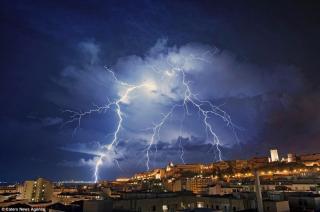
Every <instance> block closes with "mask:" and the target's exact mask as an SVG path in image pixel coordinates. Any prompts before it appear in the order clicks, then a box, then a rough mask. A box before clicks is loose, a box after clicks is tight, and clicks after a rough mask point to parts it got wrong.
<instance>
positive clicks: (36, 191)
mask: <svg viewBox="0 0 320 212" xmlns="http://www.w3.org/2000/svg"><path fill="white" fill-rule="evenodd" d="M52 194H53V185H52V183H51V182H50V181H48V180H45V179H43V178H38V179H37V180H35V181H31V180H28V181H25V182H24V189H23V198H24V199H27V200H28V202H30V203H40V202H49V201H51V200H52Z"/></svg>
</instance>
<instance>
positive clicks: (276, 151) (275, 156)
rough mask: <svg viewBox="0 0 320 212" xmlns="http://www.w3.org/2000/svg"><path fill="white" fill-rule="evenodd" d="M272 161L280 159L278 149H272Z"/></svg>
mask: <svg viewBox="0 0 320 212" xmlns="http://www.w3.org/2000/svg"><path fill="white" fill-rule="evenodd" d="M270 156H271V162H276V161H279V155H278V150H277V149H270Z"/></svg>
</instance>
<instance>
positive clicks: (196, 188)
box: [186, 177, 213, 194]
mask: <svg viewBox="0 0 320 212" xmlns="http://www.w3.org/2000/svg"><path fill="white" fill-rule="evenodd" d="M212 183H213V181H212V179H211V178H201V177H193V178H188V179H187V182H186V190H188V191H192V192H193V193H195V194H204V193H207V190H208V186H209V185H212Z"/></svg>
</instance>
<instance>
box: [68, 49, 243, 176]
mask: <svg viewBox="0 0 320 212" xmlns="http://www.w3.org/2000/svg"><path fill="white" fill-rule="evenodd" d="M208 53H210V52H205V53H204V54H205V55H206V54H208ZM184 59H185V60H200V61H205V62H208V61H207V60H206V59H205V58H204V57H203V56H194V55H190V56H189V58H184ZM167 64H168V66H169V67H170V69H169V70H166V71H165V72H164V71H163V70H161V69H158V68H157V67H153V66H152V70H153V71H155V72H156V73H157V74H162V75H164V74H167V75H168V76H173V75H174V74H178V76H180V78H181V81H180V83H181V85H182V87H183V89H184V92H183V100H182V103H177V104H173V106H172V107H170V109H169V110H168V112H167V113H164V114H162V118H161V119H160V120H159V121H158V122H157V123H154V124H153V127H151V128H150V129H151V130H152V135H151V138H150V141H149V143H148V145H147V148H146V167H147V170H149V169H150V152H151V148H152V146H154V145H155V147H156V151H157V141H159V140H160V132H161V129H162V128H163V126H164V125H165V124H166V122H167V121H168V119H169V118H170V117H171V116H172V115H173V113H174V112H175V110H176V109H177V108H183V111H184V118H185V116H186V115H190V110H189V107H193V108H194V109H196V111H197V112H198V115H199V117H201V120H202V123H203V125H204V128H205V132H206V136H207V140H209V141H211V145H212V146H213V147H215V148H216V150H217V152H218V159H219V161H222V160H223V157H222V152H221V148H220V147H221V142H220V140H219V137H218V136H217V134H216V133H215V132H214V127H213V125H212V124H211V123H210V119H211V118H212V116H217V117H219V118H221V119H222V120H223V121H225V122H226V123H227V125H228V126H230V127H231V128H232V130H233V132H234V134H235V135H236V133H235V127H236V126H235V125H234V124H233V122H232V120H231V117H230V115H228V114H227V113H226V112H225V111H224V110H222V109H221V108H220V106H216V105H214V104H213V103H211V102H210V101H208V100H201V99H199V98H198V95H197V94H196V93H194V92H192V89H191V86H190V84H191V81H188V80H187V74H186V72H185V71H184V68H183V66H177V65H174V64H172V63H170V61H169V60H167ZM105 68H106V70H107V71H108V72H109V73H110V74H111V76H112V77H113V79H114V81H115V82H116V83H118V84H119V85H121V86H122V87H123V88H125V91H124V93H123V94H121V95H119V97H118V98H117V99H116V100H114V101H110V100H109V99H108V101H107V103H106V104H105V105H102V106H97V105H94V107H93V108H92V109H89V110H88V111H85V112H82V111H81V110H80V111H74V110H65V111H64V112H66V113H69V114H70V116H69V121H67V122H65V124H70V123H73V122H76V123H77V126H76V127H75V129H74V133H75V132H76V131H77V130H78V129H79V128H80V125H81V121H82V119H83V118H84V117H85V116H88V115H90V114H92V113H102V112H106V111H108V110H110V109H113V110H114V111H115V113H116V116H117V120H118V121H117V124H116V128H115V130H114V132H113V133H112V135H113V138H112V141H111V142H110V143H109V144H107V145H104V146H103V147H102V153H100V154H98V157H97V159H96V163H95V168H94V179H95V182H97V181H98V179H99V169H100V167H101V165H102V164H103V162H104V160H105V159H106V158H107V157H108V154H111V153H113V154H117V152H116V146H117V144H118V142H119V133H120V131H121V128H122V124H123V115H124V113H123V111H122V108H121V106H122V104H125V103H126V102H127V101H128V99H129V97H130V94H131V93H132V92H134V91H135V90H137V89H143V88H152V87H153V85H152V84H150V83H148V82H143V83H141V84H138V85H133V84H129V83H127V82H124V81H121V80H119V79H118V78H117V76H116V75H115V73H114V72H113V71H112V70H111V69H109V68H108V67H105ZM183 120H184V119H183ZM182 125H183V121H182V122H181V127H180V137H179V139H180V141H179V147H180V149H181V155H180V158H181V160H182V161H183V163H184V162H185V161H184V158H183V156H184V150H183V145H182V138H181V131H182V130H181V129H182ZM236 138H237V139H238V137H237V136H236ZM114 161H115V162H116V164H117V165H118V166H119V163H118V161H117V159H114ZM119 168H120V166H119Z"/></svg>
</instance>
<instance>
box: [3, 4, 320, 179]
mask: <svg viewBox="0 0 320 212" xmlns="http://www.w3.org/2000/svg"><path fill="white" fill-rule="evenodd" d="M0 4H1V9H0V11H1V15H2V17H3V19H2V20H1V27H2V29H3V30H2V31H3V39H2V41H1V42H2V45H1V55H2V58H3V60H1V67H2V71H1V82H0V84H1V85H0V88H1V89H0V95H1V97H2V98H1V110H0V112H1V117H0V134H1V145H2V148H1V150H0V166H1V167H2V169H3V170H5V171H4V172H2V171H1V175H0V181H5V182H15V181H24V180H26V179H36V178H37V177H44V178H48V179H50V180H53V181H55V180H69V179H76V180H86V181H98V180H100V179H116V178H118V177H119V176H132V175H133V174H135V173H138V172H144V171H146V170H153V169H155V168H159V167H165V165H166V164H167V163H168V162H169V161H172V162H174V163H175V164H183V163H189V164H192V163H212V162H218V161H231V160H236V159H248V158H253V157H255V156H257V157H260V156H264V155H266V152H267V151H269V149H272V148H276V149H277V150H278V151H279V152H280V154H279V155H281V153H285V155H286V154H287V153H293V154H297V155H301V154H307V153H318V152H320V142H319V141H320V132H319V127H318V126H319V123H320V110H319V108H320V102H319V99H320V89H319V83H318V82H319V77H320V76H319V72H318V67H319V65H320V64H319V60H318V59H317V52H318V49H319V47H320V46H319V44H320V43H319V41H318V39H317V38H318V37H320V28H319V27H318V24H317V20H319V15H318V13H317V8H318V5H311V4H302V3H297V2H295V3H289V1H283V2H280V3H275V2H268V3H267V2H264V3H261V2H255V1H248V2H245V3H240V2H224V3H222V2H211V1H199V2H198V1H190V2H183V3H182V2H181V1H174V2H172V1H152V2H150V1H139V2H137V3H136V4H133V3H132V2H118V1H108V2H77V3H74V4H73V3H71V2H68V3H67V2H46V1H39V2H37V1H36V2H28V1H18V2H16V3H12V2H9V1H2V2H1V3H0ZM318 150H319V151H318ZM278 151H274V152H273V154H274V155H276V156H272V155H271V157H270V160H271V161H279V160H281V157H279V156H278V153H279V152H278ZM285 157H287V155H286V156H285ZM288 158H289V156H288Z"/></svg>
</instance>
